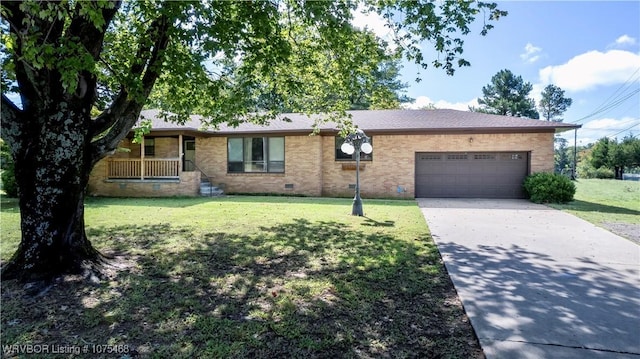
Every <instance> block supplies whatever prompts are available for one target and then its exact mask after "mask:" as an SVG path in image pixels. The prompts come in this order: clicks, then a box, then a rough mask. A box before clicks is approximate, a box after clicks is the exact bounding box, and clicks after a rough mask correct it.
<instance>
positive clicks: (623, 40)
mask: <svg viewBox="0 0 640 359" xmlns="http://www.w3.org/2000/svg"><path fill="white" fill-rule="evenodd" d="M635 44H636V39H634V38H633V37H631V36H629V35H627V34H624V35H622V36H620V37H619V38H617V39H616V41H615V43H614V46H618V47H623V46H633V45H635Z"/></svg>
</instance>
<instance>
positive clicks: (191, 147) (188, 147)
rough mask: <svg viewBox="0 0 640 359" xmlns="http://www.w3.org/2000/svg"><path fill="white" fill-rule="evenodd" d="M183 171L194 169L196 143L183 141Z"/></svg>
mask: <svg viewBox="0 0 640 359" xmlns="http://www.w3.org/2000/svg"><path fill="white" fill-rule="evenodd" d="M182 167H183V171H194V170H195V169H196V141H195V140H185V141H184V160H183V166H182Z"/></svg>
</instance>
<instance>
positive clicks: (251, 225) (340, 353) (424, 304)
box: [0, 196, 483, 358]
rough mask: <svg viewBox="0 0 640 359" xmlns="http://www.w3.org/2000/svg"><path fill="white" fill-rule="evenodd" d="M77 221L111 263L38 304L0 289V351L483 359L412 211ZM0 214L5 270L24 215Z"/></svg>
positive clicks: (207, 205)
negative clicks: (53, 348) (16, 347)
mask: <svg viewBox="0 0 640 359" xmlns="http://www.w3.org/2000/svg"><path fill="white" fill-rule="evenodd" d="M86 208H87V209H86V223H87V233H88V235H89V236H90V238H91V239H92V241H93V243H94V245H95V246H96V247H97V248H98V249H100V250H101V251H103V252H104V253H107V254H109V255H112V256H114V258H115V259H114V260H112V261H111V264H112V265H111V266H110V267H108V268H106V271H105V273H106V275H107V278H106V279H104V280H103V281H102V282H100V283H98V284H91V283H90V281H86V280H82V278H77V277H73V276H68V277H66V278H64V279H62V280H59V281H57V282H56V283H55V285H54V287H53V288H52V289H51V290H50V291H49V292H48V293H47V294H46V295H44V296H43V297H40V298H27V297H24V296H23V294H22V289H21V287H20V286H19V285H18V284H17V283H16V282H15V281H7V282H3V283H2V309H1V310H2V313H1V314H2V318H1V323H2V340H1V341H2V345H3V347H4V346H5V345H12V344H37V343H45V344H51V345H64V346H69V347H71V348H82V350H84V349H87V350H88V351H89V352H88V353H92V351H93V350H95V349H94V348H103V349H106V350H110V351H118V353H115V354H118V355H115V354H114V353H107V354H103V355H99V356H103V357H117V358H127V357H136V356H140V357H157V358H167V357H172V358H179V357H182V358H192V357H202V358H216V357H218V358H243V357H245V358H276V357H277V358H293V357H323V358H336V357H358V358H379V357H420V358H481V357H483V355H482V351H481V349H480V347H479V344H478V342H477V339H476V338H475V336H474V334H473V330H472V328H471V326H470V324H469V322H468V319H467V317H466V315H465V314H464V312H463V310H462V307H461V304H460V302H459V300H458V297H457V295H456V292H455V290H454V288H453V286H452V284H451V281H450V279H449V277H448V275H447V273H446V271H445V269H444V266H443V264H442V261H441V258H440V256H439V254H438V251H437V249H436V247H435V245H434V243H433V241H432V239H431V237H430V235H429V231H428V229H427V227H426V224H425V221H424V218H423V216H422V214H421V213H420V211H419V209H418V208H417V206H416V205H415V202H413V201H383V200H380V201H374V200H365V203H364V211H365V215H366V217H353V216H351V215H349V213H350V212H351V201H350V200H347V199H325V198H283V197H241V196H237V197H236V196H230V197H225V198H220V199H201V198H193V199H182V198H177V199H107V198H103V199H89V200H88V201H87V206H86ZM1 210H2V218H1V220H2V232H1V234H2V248H1V252H0V258H1V259H2V260H3V261H6V260H7V259H8V258H10V256H11V254H12V253H13V251H14V250H15V248H16V246H17V244H18V240H19V224H18V217H19V214H18V209H17V206H16V203H15V201H13V200H8V199H6V198H5V199H2V209H1ZM94 345H110V346H109V347H94ZM125 349H126V351H127V352H128V353H124V351H125ZM4 354H15V352H14V353H4ZM124 354H127V355H124ZM5 356H6V355H5ZM58 356H59V357H69V355H68V354H61V355H58Z"/></svg>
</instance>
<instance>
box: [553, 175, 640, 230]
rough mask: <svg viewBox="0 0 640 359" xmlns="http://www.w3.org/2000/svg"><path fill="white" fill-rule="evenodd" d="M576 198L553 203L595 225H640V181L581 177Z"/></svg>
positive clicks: (577, 182)
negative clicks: (570, 200) (565, 202)
mask: <svg viewBox="0 0 640 359" xmlns="http://www.w3.org/2000/svg"><path fill="white" fill-rule="evenodd" d="M575 183H576V194H575V196H574V201H572V202H569V203H567V204H563V205H552V206H553V207H554V208H558V209H562V210H564V211H567V212H569V213H571V214H573V215H576V216H578V217H580V218H582V219H584V220H586V221H589V222H591V223H593V224H595V225H599V226H600V225H603V224H604V223H629V224H640V182H637V181H616V180H599V179H581V180H578V181H576V182H575Z"/></svg>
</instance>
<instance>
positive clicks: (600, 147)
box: [586, 135, 640, 179]
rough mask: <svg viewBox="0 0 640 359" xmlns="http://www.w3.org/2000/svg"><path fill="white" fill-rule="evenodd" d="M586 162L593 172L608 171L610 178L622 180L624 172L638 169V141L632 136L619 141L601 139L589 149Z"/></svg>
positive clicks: (639, 161)
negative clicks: (610, 174)
mask: <svg viewBox="0 0 640 359" xmlns="http://www.w3.org/2000/svg"><path fill="white" fill-rule="evenodd" d="M586 162H587V165H588V166H589V167H590V168H591V169H593V170H601V171H602V170H603V169H606V170H610V171H611V173H612V177H615V178H616V179H622V175H623V173H624V172H625V171H629V170H631V169H632V168H636V169H637V168H638V167H640V139H639V138H637V137H634V136H632V135H628V136H625V137H624V138H623V139H622V140H621V141H618V140H617V139H610V138H608V137H603V138H601V139H599V140H598V141H597V142H596V143H595V144H594V145H593V147H592V148H591V149H590V152H589V156H588V157H587V159H586ZM586 172H591V171H586Z"/></svg>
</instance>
